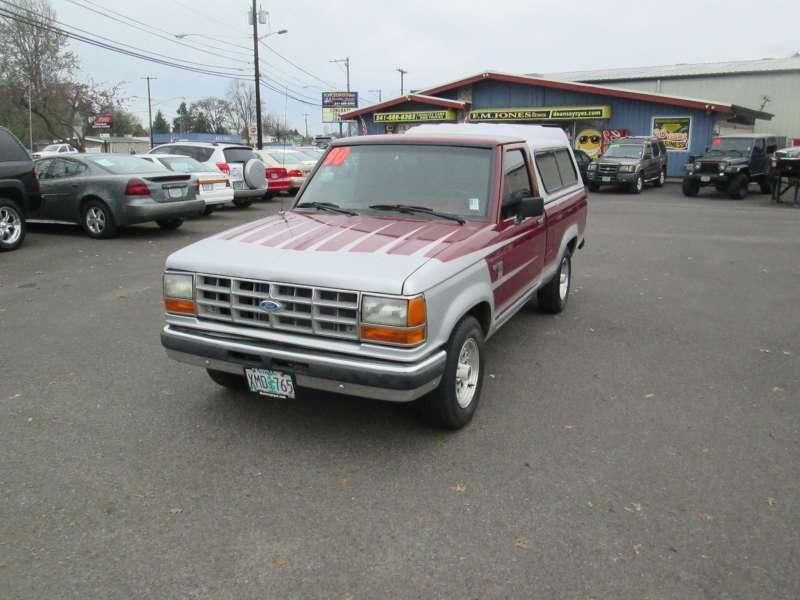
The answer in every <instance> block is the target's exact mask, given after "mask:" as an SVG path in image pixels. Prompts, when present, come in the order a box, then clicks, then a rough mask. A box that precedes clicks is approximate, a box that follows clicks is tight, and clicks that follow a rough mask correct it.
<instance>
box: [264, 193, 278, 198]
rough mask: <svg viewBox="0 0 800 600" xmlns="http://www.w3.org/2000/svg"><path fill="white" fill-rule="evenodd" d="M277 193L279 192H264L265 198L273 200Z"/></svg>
mask: <svg viewBox="0 0 800 600" xmlns="http://www.w3.org/2000/svg"><path fill="white" fill-rule="evenodd" d="M277 195H278V192H267V193H266V194H264V200H272V199H273V198H274V197H275V196H277Z"/></svg>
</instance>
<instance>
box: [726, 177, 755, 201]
mask: <svg viewBox="0 0 800 600" xmlns="http://www.w3.org/2000/svg"><path fill="white" fill-rule="evenodd" d="M749 184H750V179H749V178H748V177H747V175H746V174H745V173H739V174H738V175H736V176H735V177H734V178H733V179H732V180H731V182H730V184H729V185H728V196H730V197H731V199H733V200H742V199H744V197H745V196H747V187H748V186H749Z"/></svg>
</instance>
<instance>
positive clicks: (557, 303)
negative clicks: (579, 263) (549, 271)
mask: <svg viewBox="0 0 800 600" xmlns="http://www.w3.org/2000/svg"><path fill="white" fill-rule="evenodd" d="M562 274H565V275H566V284H567V287H566V290H564V291H563V292H562V289H561V283H562V282H561V276H562ZM571 289H572V256H571V254H570V252H569V250H567V251H566V252H565V253H564V257H563V258H562V259H561V263H560V264H559V265H558V270H557V271H556V273H555V275H553V278H552V279H551V280H550V281H549V282H547V285H545V286H544V287H543V288H541V289H540V290H539V291H538V292H537V294H536V299H537V300H538V301H539V308H540V309H541V310H543V311H544V312H547V313H550V314H554V315H555V314H558V313H560V312H561V311H562V310H564V308H565V307H566V306H567V300H569V291H570V290H571Z"/></svg>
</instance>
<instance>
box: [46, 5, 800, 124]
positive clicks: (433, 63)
mask: <svg viewBox="0 0 800 600" xmlns="http://www.w3.org/2000/svg"><path fill="white" fill-rule="evenodd" d="M74 1H75V2H78V3H81V4H85V3H87V0H74ZM94 2H95V3H96V4H95V6H99V7H100V8H101V9H102V10H106V11H108V10H113V11H116V12H118V13H121V14H124V15H126V16H130V17H133V18H135V19H137V20H139V21H142V22H144V23H146V24H147V25H152V26H154V27H158V28H160V29H163V30H167V31H170V32H173V33H195V34H205V35H209V36H214V37H218V38H219V40H218V41H214V40H209V41H208V43H209V44H213V45H214V46H216V47H217V48H214V49H211V48H208V47H207V45H206V43H204V42H203V39H202V38H200V37H194V38H187V39H186V40H185V41H186V43H190V44H191V45H193V46H198V48H197V49H195V48H187V47H185V46H181V45H179V44H175V43H171V42H170V41H169V40H167V39H162V38H159V37H155V36H153V35H150V34H148V33H145V32H143V31H140V30H136V29H133V28H131V27H129V26H126V25H124V24H122V23H119V22H114V21H112V20H110V19H108V18H106V17H104V16H100V15H97V14H95V13H92V12H90V11H89V10H87V9H86V8H82V7H79V6H76V4H74V3H71V2H70V1H69V0H51V3H52V5H53V7H54V8H55V9H56V11H57V13H58V18H59V20H61V21H62V22H63V23H65V24H68V25H74V26H78V27H82V28H84V29H87V30H91V31H94V32H96V33H97V34H98V35H103V36H106V37H109V38H113V39H114V40H116V41H117V42H120V43H125V44H129V45H132V46H136V47H138V48H142V49H144V50H147V51H150V52H158V53H160V54H162V55H163V56H165V57H172V58H178V59H183V60H191V61H195V62H198V63H205V64H213V65H225V66H227V67H234V68H240V69H242V75H243V76H248V75H250V74H251V73H252V58H251V57H250V58H249V59H248V56H249V53H248V51H246V50H244V49H243V48H236V47H234V46H232V45H230V44H238V45H241V46H244V47H248V46H252V30H251V28H250V27H249V26H248V23H247V10H248V6H249V5H250V2H249V0H136V1H135V2H131V1H130V0H94ZM263 8H264V9H265V10H268V11H269V12H270V21H271V26H272V30H277V29H281V28H286V29H288V30H289V32H288V33H287V34H286V35H280V36H278V35H275V36H272V37H271V38H269V40H267V43H269V44H270V45H271V46H272V47H273V48H275V50H277V51H278V52H280V53H281V54H283V55H284V56H285V57H287V58H288V59H290V60H292V61H293V62H295V63H297V64H298V65H300V66H301V67H303V68H305V69H306V70H307V71H309V72H310V73H312V74H313V75H315V76H316V77H318V78H319V79H321V80H324V81H326V82H330V83H333V84H337V85H339V86H340V89H344V87H345V74H344V69H343V67H342V66H341V65H338V64H332V63H330V62H328V61H329V60H330V59H336V58H344V57H345V56H349V57H350V60H351V87H352V89H353V90H357V91H359V93H360V94H361V97H362V99H361V105H362V106H363V105H366V104H371V103H372V102H374V101H375V100H377V97H376V96H377V93H371V92H369V91H368V90H372V89H378V88H380V89H382V90H383V97H384V99H386V98H387V97H392V96H396V95H398V94H399V91H400V89H399V86H400V80H399V74H398V73H397V72H396V69H397V68H398V67H403V68H404V69H406V70H408V75H406V90H408V89H409V88H424V87H426V86H432V85H436V84H439V83H443V82H446V81H451V80H453V79H458V78H461V77H464V76H467V75H471V74H475V73H477V72H480V71H483V70H487V69H492V70H498V71H506V72H512V73H531V72H536V73H547V72H554V71H567V70H577V69H599V68H610V67H629V66H646V65H658V64H672V63H686V62H709V61H719V60H740V59H753V58H763V57H771V56H787V55H789V54H792V53H794V52H798V51H800V34H799V33H798V30H797V23H798V21H799V20H800V1H798V0H761V1H760V2H753V0H691V1H686V0H660V1H657V2H656V1H652V0H638V1H622V0H615V1H613V2H598V1H596V0H591V1H585V0H581V1H573V2H553V1H547V2H545V1H540V0H527V1H526V0H493V1H491V2H483V1H475V0H473V2H464V1H463V0H459V1H457V0H391V1H383V0H333V1H327V0H271V1H269V2H267V1H265V2H264V3H263ZM260 33H261V32H260ZM160 35H164V34H163V33H161V34H160ZM248 35H249V36H250V38H249V40H248ZM167 37H169V36H167ZM72 46H73V48H74V50H75V51H76V52H77V54H78V56H79V57H80V61H81V67H82V72H83V74H84V76H86V77H91V78H93V79H94V80H96V81H99V82H108V83H115V82H119V81H128V82H132V83H127V84H125V85H124V87H123V90H124V92H125V93H126V94H127V95H128V96H137V97H133V98H131V100H130V103H129V108H130V109H131V110H132V111H134V112H136V113H137V114H138V115H139V116H140V117H141V119H142V122H143V123H146V121H147V103H146V100H145V97H146V89H145V84H144V82H143V81H141V80H140V79H139V78H140V77H141V76H144V75H152V76H155V77H157V78H158V79H157V80H156V81H154V82H152V95H153V98H154V103H155V104H156V105H157V107H158V108H161V109H162V110H164V112H165V113H166V114H167V115H168V116H171V115H173V114H174V111H175V108H176V107H177V105H178V103H179V102H180V99H176V97H178V96H184V97H186V98H187V100H188V101H191V100H195V99H198V98H201V97H205V96H211V95H219V96H222V95H224V93H225V89H226V87H227V85H228V81H227V80H225V79H222V78H218V77H210V76H206V75H198V74H192V73H188V72H184V71H179V70H175V69H171V68H168V67H164V66H161V65H156V64H153V63H147V62H144V61H141V60H138V59H135V58H130V57H126V56H121V55H117V54H114V53H111V52H109V51H107V50H102V49H100V48H96V47H93V46H88V45H85V44H82V43H80V42H72ZM203 48H205V49H207V50H209V51H210V52H215V53H218V54H221V55H222V56H215V55H213V54H208V53H206V52H204V51H203V50H202V49H203ZM248 60H250V64H248ZM262 61H266V63H267V72H266V73H265V76H266V78H267V79H268V80H269V79H270V78H271V77H275V79H276V80H277V81H279V83H277V84H276V85H279V86H281V87H283V86H284V85H285V84H286V83H288V84H289V86H290V88H292V89H293V90H295V91H296V92H298V93H301V94H305V95H308V96H311V97H312V98H313V99H314V100H315V101H316V102H319V100H318V97H319V93H320V91H321V89H320V88H322V87H327V86H326V85H325V84H324V83H321V82H320V81H318V80H316V79H313V78H311V77H310V76H309V75H307V74H305V73H303V72H302V71H299V70H297V69H296V68H294V67H293V66H291V65H289V64H287V63H286V62H285V61H284V60H282V59H281V58H279V57H277V56H275V55H274V54H272V53H270V52H269V51H267V52H266V56H264V55H262ZM270 71H272V72H270ZM304 86H307V87H304ZM798 91H800V90H798ZM264 104H265V107H266V109H267V110H268V111H269V112H272V113H276V114H279V115H283V111H284V97H283V94H277V93H275V92H272V91H267V90H265V93H264ZM154 111H155V107H154ZM303 113H309V114H310V116H309V120H308V122H309V130H310V132H311V133H312V134H313V133H319V132H321V130H322V124H321V123H320V109H319V108H318V107H316V106H307V105H303V104H300V103H298V102H295V101H293V100H291V99H290V100H289V102H288V120H289V124H290V126H294V127H297V128H298V129H300V130H301V131H302V127H303V116H302V115H303Z"/></svg>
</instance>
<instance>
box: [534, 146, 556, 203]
mask: <svg viewBox="0 0 800 600" xmlns="http://www.w3.org/2000/svg"><path fill="white" fill-rule="evenodd" d="M536 168H537V169H539V177H541V178H542V184H543V185H544V189H545V190H547V192H548V193H550V192H555V191H556V190H557V189H558V188H560V187H561V175H560V174H559V172H558V165H557V164H556V156H555V154H553V153H552V152H542V153H538V152H537V153H536Z"/></svg>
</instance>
